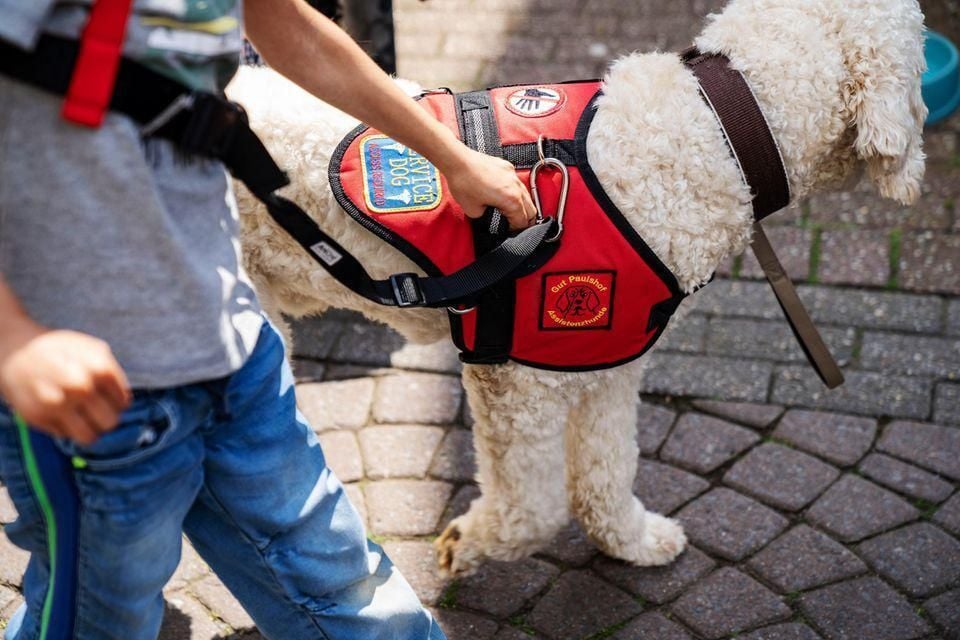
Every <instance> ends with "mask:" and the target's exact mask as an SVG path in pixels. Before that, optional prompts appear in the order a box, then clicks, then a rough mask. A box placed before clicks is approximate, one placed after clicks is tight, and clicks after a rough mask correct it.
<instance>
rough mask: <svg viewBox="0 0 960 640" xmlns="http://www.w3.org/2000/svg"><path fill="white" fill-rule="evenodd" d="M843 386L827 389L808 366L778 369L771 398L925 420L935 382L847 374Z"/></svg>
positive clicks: (851, 411) (854, 372)
mask: <svg viewBox="0 0 960 640" xmlns="http://www.w3.org/2000/svg"><path fill="white" fill-rule="evenodd" d="M844 377H845V378H846V382H845V383H844V385H843V386H842V387H839V388H837V389H832V390H828V389H827V388H826V387H824V386H823V382H821V381H820V378H818V377H817V374H816V373H815V372H814V371H813V369H811V368H810V367H808V366H802V367H801V366H790V367H780V368H778V369H777V371H776V374H775V376H774V382H773V393H772V394H771V399H772V400H773V401H774V402H779V403H782V404H786V405H793V406H799V407H808V408H811V409H827V410H834V411H846V412H849V413H858V414H862V415H869V416H884V415H885V416H891V417H894V418H926V417H927V416H928V415H930V398H931V396H932V394H933V383H932V382H931V381H930V380H925V379H921V378H912V377H909V376H898V375H886V374H881V373H872V372H867V371H849V370H848V371H845V372H844Z"/></svg>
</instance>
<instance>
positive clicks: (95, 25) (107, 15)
mask: <svg viewBox="0 0 960 640" xmlns="http://www.w3.org/2000/svg"><path fill="white" fill-rule="evenodd" d="M132 6H133V0H95V1H94V3H93V8H92V9H91V10H90V19H89V20H88V21H87V25H86V27H84V30H83V35H82V36H81V37H80V53H79V55H78V56H77V64H76V66H74V68H73V75H72V76H71V78H70V87H69V89H67V95H66V97H65V99H64V101H63V111H62V115H63V117H64V119H66V120H69V121H70V122H75V123H77V124H81V125H85V126H88V127H99V126H100V124H101V123H102V122H103V118H104V116H105V115H106V113H107V109H108V108H109V106H110V98H111V97H112V96H113V85H114V83H115V82H116V79H117V69H118V68H119V66H120V54H121V53H122V51H123V36H124V34H125V33H126V30H127V19H128V18H129V17H130V9H131V7H132Z"/></svg>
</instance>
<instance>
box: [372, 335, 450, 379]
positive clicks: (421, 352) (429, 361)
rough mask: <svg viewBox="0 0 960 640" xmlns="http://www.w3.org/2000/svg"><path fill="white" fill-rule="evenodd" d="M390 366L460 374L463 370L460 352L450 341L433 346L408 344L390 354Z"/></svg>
mask: <svg viewBox="0 0 960 640" xmlns="http://www.w3.org/2000/svg"><path fill="white" fill-rule="evenodd" d="M390 365H391V366H393V367H396V368H397V369H412V370H416V371H435V372H437V373H452V374H459V373H460V371H461V370H462V369H463V365H462V364H461V362H460V358H459V352H458V351H457V348H456V346H454V344H453V342H452V341H451V340H449V339H446V338H445V339H443V340H441V341H439V342H434V343H433V344H412V343H407V344H405V345H404V346H403V347H401V348H400V349H398V350H397V351H394V352H393V353H391V354H390Z"/></svg>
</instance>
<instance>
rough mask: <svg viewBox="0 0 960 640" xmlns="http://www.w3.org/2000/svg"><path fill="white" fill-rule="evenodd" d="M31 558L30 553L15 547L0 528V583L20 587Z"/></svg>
mask: <svg viewBox="0 0 960 640" xmlns="http://www.w3.org/2000/svg"><path fill="white" fill-rule="evenodd" d="M29 560H30V554H29V553H27V552H26V551H23V550H22V549H20V548H19V547H15V546H14V545H13V543H12V542H10V539H9V538H7V536H6V534H5V533H4V532H3V530H0V583H2V584H9V585H13V586H15V587H19V586H20V584H21V579H22V578H23V572H24V571H26V570H27V561H29Z"/></svg>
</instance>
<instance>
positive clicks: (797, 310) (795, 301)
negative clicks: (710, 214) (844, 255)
mask: <svg viewBox="0 0 960 640" xmlns="http://www.w3.org/2000/svg"><path fill="white" fill-rule="evenodd" d="M750 248H751V249H753V254H754V255H755V256H756V257H757V262H759V263H760V267H761V268H762V269H763V275H765V276H766V278H767V282H769V283H770V286H771V287H772V288H773V293H774V294H775V295H776V296H777V302H779V303H780V308H781V309H783V314H784V315H785V316H786V318H787V322H788V323H789V324H790V329H792V330H793V335H794V336H795V337H796V339H797V342H799V343H800V347H801V348H802V349H803V353H804V355H806V356H807V360H808V361H809V362H810V366H812V367H813V368H814V370H815V371H816V372H817V375H818V376H820V379H821V380H822V381H823V383H824V384H825V385H827V388H828V389H835V388H837V387H839V386H840V385H842V384H843V373H842V372H841V371H840V367H839V366H838V365H837V361H836V360H835V359H834V357H833V354H831V353H830V349H829V348H828V347H827V345H826V343H824V341H823V338H822V337H821V336H820V332H819V331H817V328H816V327H815V326H814V324H813V321H812V320H811V319H810V314H809V313H807V309H806V308H805V307H804V306H803V302H802V301H801V300H800V296H798V295H797V290H796V288H794V286H793V283H792V282H791V281H790V278H789V277H788V276H787V273H786V271H785V270H784V268H783V265H782V264H780V260H778V259H777V254H776V253H775V252H774V251H773V246H771V244H770V240H769V239H768V238H767V234H766V233H765V232H764V230H763V227H761V226H760V223H759V222H757V223H755V224H754V225H753V241H752V242H751V243H750Z"/></svg>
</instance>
